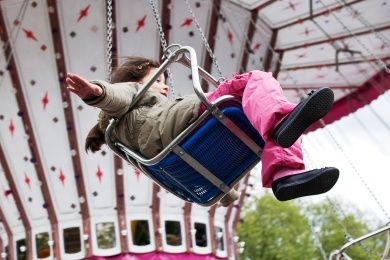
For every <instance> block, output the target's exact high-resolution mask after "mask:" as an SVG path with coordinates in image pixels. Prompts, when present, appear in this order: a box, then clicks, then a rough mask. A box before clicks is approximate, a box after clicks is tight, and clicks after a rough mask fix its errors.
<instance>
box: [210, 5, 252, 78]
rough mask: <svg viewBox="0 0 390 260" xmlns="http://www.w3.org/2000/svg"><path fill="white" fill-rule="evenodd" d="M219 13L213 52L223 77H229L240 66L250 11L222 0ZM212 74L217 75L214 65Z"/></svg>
mask: <svg viewBox="0 0 390 260" xmlns="http://www.w3.org/2000/svg"><path fill="white" fill-rule="evenodd" d="M221 14H222V18H220V19H219V20H218V30H217V34H216V37H215V39H216V42H215V52H214V53H215V56H216V57H217V60H218V63H219V65H220V67H221V70H222V74H223V77H225V78H230V77H232V76H233V74H235V73H237V72H238V71H239V70H240V68H241V59H242V52H243V44H242V43H243V42H245V40H247V37H246V34H247V31H248V25H249V21H250V12H249V11H247V10H244V9H241V8H240V7H238V6H236V5H234V4H232V3H230V2H229V1H222V2H221ZM212 74H213V75H214V76H216V77H217V78H218V77H219V76H218V73H217V70H216V67H215V66H213V67H212Z"/></svg>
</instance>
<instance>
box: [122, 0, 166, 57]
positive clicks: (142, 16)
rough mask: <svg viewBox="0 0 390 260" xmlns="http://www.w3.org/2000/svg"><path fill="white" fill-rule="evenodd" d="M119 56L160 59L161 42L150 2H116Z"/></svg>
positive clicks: (134, 0)
mask: <svg viewBox="0 0 390 260" xmlns="http://www.w3.org/2000/svg"><path fill="white" fill-rule="evenodd" d="M115 7H116V20H117V27H116V29H117V31H116V32H117V38H118V54H119V55H118V56H119V57H125V56H131V55H135V56H145V57H148V58H154V59H156V60H158V59H159V57H158V55H159V48H160V41H159V39H158V31H157V25H156V22H155V20H154V17H153V12H152V8H151V6H150V5H149V1H144V0H133V1H128V0H119V1H115Z"/></svg>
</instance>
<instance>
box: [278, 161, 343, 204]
mask: <svg viewBox="0 0 390 260" xmlns="http://www.w3.org/2000/svg"><path fill="white" fill-rule="evenodd" d="M338 178H339V170H338V169H336V168H333V167H326V168H322V169H315V170H311V171H307V172H302V173H299V174H295V175H290V176H286V177H282V178H280V179H278V180H276V181H274V182H273V183H272V191H273V192H274V195H275V197H276V198H277V199H278V200H280V201H285V200H291V199H295V198H299V197H303V196H310V195H317V194H321V193H325V192H327V191H329V190H330V189H331V188H332V187H333V186H334V185H335V184H336V182H337V179H338Z"/></svg>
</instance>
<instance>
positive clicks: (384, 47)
mask: <svg viewBox="0 0 390 260" xmlns="http://www.w3.org/2000/svg"><path fill="white" fill-rule="evenodd" d="M386 47H387V46H386V44H385V43H382V45H381V46H380V47H379V49H381V51H383V50H384V49H386Z"/></svg>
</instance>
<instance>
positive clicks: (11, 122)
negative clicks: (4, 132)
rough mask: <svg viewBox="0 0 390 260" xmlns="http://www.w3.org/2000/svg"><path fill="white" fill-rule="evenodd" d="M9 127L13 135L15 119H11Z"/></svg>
mask: <svg viewBox="0 0 390 260" xmlns="http://www.w3.org/2000/svg"><path fill="white" fill-rule="evenodd" d="M8 129H9V131H10V132H11V136H14V132H15V125H14V121H13V120H12V119H11V121H10V122H9V126H8Z"/></svg>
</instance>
